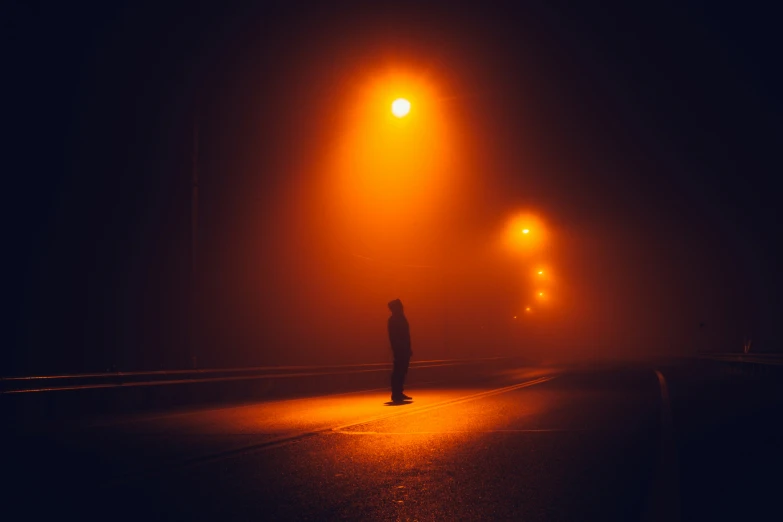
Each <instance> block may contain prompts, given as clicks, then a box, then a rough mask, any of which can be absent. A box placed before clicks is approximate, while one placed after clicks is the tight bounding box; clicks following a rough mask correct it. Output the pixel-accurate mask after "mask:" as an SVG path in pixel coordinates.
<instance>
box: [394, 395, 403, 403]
mask: <svg viewBox="0 0 783 522" xmlns="http://www.w3.org/2000/svg"><path fill="white" fill-rule="evenodd" d="M404 397H405V396H404V395H400V396H397V395H392V398H391V399H392V400H391V401H392V402H404V401H405V399H404Z"/></svg>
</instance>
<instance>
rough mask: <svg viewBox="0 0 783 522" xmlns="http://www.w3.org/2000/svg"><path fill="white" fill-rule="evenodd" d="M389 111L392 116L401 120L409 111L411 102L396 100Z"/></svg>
mask: <svg viewBox="0 0 783 522" xmlns="http://www.w3.org/2000/svg"><path fill="white" fill-rule="evenodd" d="M391 110H392V114H394V115H395V116H397V117H398V118H402V117H403V116H405V115H407V114H408V113H409V112H410V111H411V102H409V101H408V100H406V99H405V98H397V99H396V100H394V101H393V102H392V106H391Z"/></svg>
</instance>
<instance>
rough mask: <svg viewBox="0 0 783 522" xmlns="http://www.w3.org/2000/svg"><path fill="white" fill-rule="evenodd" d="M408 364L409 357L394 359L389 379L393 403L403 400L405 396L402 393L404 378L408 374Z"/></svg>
mask: <svg viewBox="0 0 783 522" xmlns="http://www.w3.org/2000/svg"><path fill="white" fill-rule="evenodd" d="M410 362H411V359H410V357H395V358H394V370H393V371H392V377H391V385H392V400H393V401H394V400H401V399H403V398H405V395H404V394H403V393H402V391H403V388H404V386H405V376H406V375H407V374H408V365H409V364H410Z"/></svg>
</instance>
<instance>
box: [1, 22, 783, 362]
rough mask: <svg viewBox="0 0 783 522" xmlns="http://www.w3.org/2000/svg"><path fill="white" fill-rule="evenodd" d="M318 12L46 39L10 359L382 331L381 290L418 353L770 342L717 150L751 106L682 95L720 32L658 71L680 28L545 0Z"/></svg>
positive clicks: (752, 118) (372, 344)
mask: <svg viewBox="0 0 783 522" xmlns="http://www.w3.org/2000/svg"><path fill="white" fill-rule="evenodd" d="M136 14H137V17H136V18H135V19H137V20H145V19H146V18H145V17H146V14H148V13H146V11H144V10H143V9H141V8H139V11H138V13H136ZM320 14H321V15H323V16H316V15H312V16H298V15H297V14H296V13H295V12H294V10H281V11H279V12H277V11H274V12H271V11H270V12H266V11H263V10H252V9H250V10H248V11H247V12H245V11H240V12H230V9H228V8H227V11H226V12H225V13H222V14H221V16H220V17H218V18H217V20H219V23H218V22H215V21H212V20H211V17H210V16H209V15H207V14H203V15H201V16H195V15H194V16H193V17H192V18H189V19H188V20H187V23H183V24H182V25H181V27H182V28H181V29H180V31H181V34H180V35H179V36H180V38H179V40H177V42H178V43H177V44H171V45H169V44H166V45H164V43H165V42H169V38H168V37H167V36H165V35H166V34H167V33H166V30H164V29H165V27H167V25H166V23H165V21H162V19H161V20H159V21H158V22H157V23H156V24H151V23H150V24H151V25H150V27H151V28H154V27H157V28H158V29H157V30H155V31H152V32H151V33H150V34H151V35H152V36H151V37H150V38H151V40H150V43H149V44H148V46H149V47H145V48H144V50H139V49H137V48H135V47H134V42H136V39H135V37H134V36H133V33H132V32H131V31H129V30H128V27H130V25H132V24H130V22H128V24H129V25H128V26H127V27H125V26H123V27H125V29H126V30H125V31H120V32H119V33H118V34H119V36H117V37H116V38H114V39H107V37H106V36H105V34H104V33H100V34H99V35H98V36H96V38H99V39H100V38H104V39H105V40H101V41H106V42H112V43H111V44H110V45H109V44H107V45H109V46H108V47H107V49H110V50H111V49H114V51H118V50H121V51H122V53H120V54H119V56H122V57H125V58H133V59H132V60H130V62H128V61H127V60H126V61H125V62H123V61H122V60H120V61H118V62H117V63H113V62H114V60H115V59H114V58H110V57H111V56H112V55H111V52H110V51H105V53H104V54H103V55H98V56H97V57H96V56H93V57H91V58H90V59H86V58H84V56H83V54H79V53H80V52H81V53H83V50H82V48H80V47H78V46H76V45H75V44H74V47H73V49H71V53H72V54H71V55H69V56H70V58H71V59H72V60H73V62H74V63H77V62H78V63H80V64H81V65H80V68H78V72H73V73H72V75H73V77H78V78H80V79H81V80H80V82H81V83H78V85H77V87H74V88H73V90H72V91H69V93H66V94H63V95H62V97H63V98H65V99H67V100H68V103H70V104H72V105H74V106H79V107H81V108H82V109H81V110H80V111H75V112H74V113H71V112H68V115H69V117H68V118H67V119H66V121H68V133H67V134H68V136H69V138H68V141H67V143H66V144H65V145H63V148H64V149H67V153H64V154H63V155H61V156H57V157H56V158H54V159H51V163H48V164H44V163H41V162H42V161H43V160H35V161H33V162H32V163H31V162H30V161H28V162H27V163H26V164H25V165H26V166H25V167H24V168H23V169H22V170H23V171H27V172H34V171H35V169H38V170H50V171H53V172H57V176H58V177H57V180H59V181H57V182H56V183H53V184H52V186H51V187H50V188H49V189H48V190H50V192H49V193H48V194H49V195H48V196H47V198H44V199H41V198H40V197H39V194H38V192H37V191H38V190H40V189H39V188H37V187H36V186H35V185H34V184H33V183H32V182H30V183H29V184H27V185H24V186H20V187H21V188H20V190H19V191H18V193H19V194H22V197H21V199H20V203H19V206H20V208H22V207H23V206H25V205H26V203H25V202H27V203H29V202H32V201H37V203H36V205H37V206H33V209H32V210H24V212H28V213H29V215H30V216H34V219H35V220H36V221H35V223H37V225H35V227H33V226H32V225H31V227H32V228H31V229H30V231H29V232H28V233H20V234H19V237H20V238H22V239H20V240H19V241H20V243H19V244H20V245H21V244H22V243H23V242H25V241H26V242H27V243H24V244H29V245H33V246H31V247H29V248H27V250H26V251H27V252H29V255H27V257H25V258H24V260H21V261H20V267H21V266H22V265H24V266H23V267H22V268H20V273H23V274H24V276H23V277H22V278H20V284H19V295H20V296H23V297H20V301H21V302H23V303H24V304H23V305H21V307H20V309H19V311H18V319H19V320H18V321H17V323H16V324H17V327H16V329H15V332H16V335H15V339H16V341H15V342H16V344H17V349H16V350H14V351H13V353H14V354H13V355H10V356H9V357H8V358H7V362H8V364H7V366H8V367H9V371H10V372H11V373H14V372H17V373H19V372H21V373H24V372H27V373H30V372H36V371H50V370H55V369H63V370H69V371H80V370H88V369H103V368H105V367H120V368H122V369H152V368H159V367H170V368H178V367H183V366H189V365H191V364H193V359H192V356H193V355H196V356H197V364H198V365H199V366H202V367H225V366H243V365H251V366H258V365H267V364H326V363H334V364H339V363H352V362H357V363H358V362H376V361H384V360H388V359H389V358H390V357H391V354H390V351H389V346H388V339H387V333H386V331H385V324H386V317H387V316H388V309H387V308H386V303H387V302H389V301H391V300H392V299H395V298H400V299H401V300H402V302H403V303H404V305H405V309H406V314H407V316H408V318H409V321H410V324H411V332H412V338H413V350H414V354H415V357H416V358H417V359H420V360H429V359H443V358H463V357H491V356H508V355H514V356H521V357H527V358H529V359H530V360H531V361H533V362H549V361H558V362H568V361H577V360H583V359H594V358H604V357H613V358H629V357H633V358H636V357H644V356H653V355H664V354H679V355H683V354H689V353H695V352H696V351H697V350H699V349H702V350H714V351H720V350H731V349H734V348H736V347H739V346H740V343H741V340H742V338H743V337H744V336H747V335H754V336H756V338H757V339H758V343H759V345H761V346H767V347H768V348H769V349H773V347H775V346H777V345H778V344H779V340H780V321H779V317H780V315H781V314H780V313H779V312H780V300H779V293H778V292H777V289H778V288H779V283H780V279H779V276H778V275H776V274H777V272H776V270H775V267H776V266H777V265H776V259H778V258H777V257H776V256H777V255H778V253H779V249H778V245H777V243H775V242H773V240H772V239H771V238H772V237H773V236H774V234H773V233H772V232H771V230H772V229H771V228H770V227H771V226H772V225H771V224H772V223H774V216H773V215H772V214H770V213H769V212H768V211H767V210H766V209H768V208H769V205H767V203H768V202H770V201H773V200H774V197H773V196H771V195H769V194H768V195H766V196H765V195H764V187H765V186H767V185H766V183H767V181H768V180H769V179H770V178H769V177H768V175H769V174H768V172H769V166H768V165H767V167H766V168H765V170H764V171H763V172H762V171H758V172H756V174H755V176H756V177H752V178H747V177H743V175H741V173H739V171H738V170H737V169H735V168H733V167H732V165H735V164H736V163H737V162H738V161H739V160H737V159H736V158H744V157H755V158H761V157H769V155H770V152H769V151H770V150H771V149H770V148H769V147H768V145H767V141H765V140H767V139H768V135H767V134H765V129H766V128H767V127H766V125H768V120H767V117H766V116H763V111H762V110H761V108H760V107H757V106H749V107H747V110H746V112H745V113H743V114H732V115H728V116H727V120H726V121H721V122H719V123H715V122H711V123H712V124H711V125H707V124H705V122H709V121H710V120H709V119H708V118H707V116H709V115H711V114H713V111H714V109H715V107H717V106H718V105H719V101H716V99H719V98H720V94H717V93H716V94H715V97H716V99H712V98H709V97H705V96H702V95H701V94H699V95H698V96H697V95H696V94H694V93H697V92H699V93H700V92H702V91H700V88H701V87H703V86H704V85H708V84H709V85H711V86H713V88H716V89H717V87H714V84H713V83H712V79H713V78H714V77H715V75H714V74H713V73H712V72H711V71H712V69H711V68H710V64H713V63H714V64H718V65H720V64H722V63H729V62H730V60H731V58H730V56H729V55H726V54H725V53H723V52H721V51H714V53H713V54H711V55H709V56H711V58H710V59H709V60H707V59H705V60H704V61H702V62H700V63H701V64H702V65H701V67H702V69H700V70H699V71H697V72H698V73H699V74H702V76H698V75H697V74H696V73H694V75H692V76H687V78H689V81H690V82H691V83H690V84H689V83H688V82H684V83H683V85H681V86H679V91H677V93H676V94H673V95H670V96H668V97H660V98H658V99H657V100H656V99H655V95H656V94H657V93H660V92H661V88H662V87H663V86H665V85H667V81H666V74H667V71H668V72H671V71H673V70H679V69H680V68H687V67H688V65H687V64H686V63H685V62H680V61H676V60H675V59H674V58H673V56H675V55H678V53H685V54H686V55H687V54H688V53H689V52H690V53H696V52H697V51H698V50H699V49H700V48H699V49H696V48H685V49H684V50H683V48H677V49H675V48H672V49H669V48H668V47H667V48H659V49H657V51H656V52H657V53H658V54H657V55H655V57H654V58H651V59H649V60H646V61H645V60H636V61H632V62H630V63H632V65H629V62H628V61H626V60H625V59H624V58H623V57H622V56H619V55H618V54H617V53H618V52H619V51H617V49H621V48H624V47H623V46H622V45H619V44H618V45H616V46H613V45H607V44H606V42H604V41H602V40H601V39H600V38H599V37H598V36H596V34H594V33H593V32H590V31H589V30H588V29H587V28H585V27H583V26H581V25H580V24H579V23H578V22H576V21H573V20H572V19H571V18H570V17H566V16H565V15H564V14H563V13H562V12H559V11H557V10H554V9H549V8H545V7H537V8H531V9H530V12H529V13H528V16H526V17H517V18H514V19H507V17H506V16H505V15H504V14H503V13H502V12H491V11H489V10H488V11H486V12H482V13H480V14H478V13H477V14H476V15H475V16H473V15H471V14H470V13H467V12H465V13H459V12H455V11H451V10H436V9H432V10H426V9H421V10H419V11H416V16H402V15H401V14H399V13H397V14H395V12H393V11H391V10H388V11H387V10H379V11H373V13H372V14H370V13H368V12H362V11H357V12H350V13H349V12H346V13H343V14H342V15H340V16H337V15H336V14H335V15H331V16H329V15H328V14H327V13H320ZM167 16H169V18H171V19H172V20H173V19H175V18H176V16H177V15H176V14H175V13H169V15H167ZM662 16H663V15H662ZM576 18H577V19H578V17H576ZM664 18H665V16H664ZM568 20H570V21H568ZM114 23H118V22H116V21H115V22H114ZM650 23H651V24H652V22H650ZM107 24H108V22H107ZM652 25H654V24H652ZM652 25H650V26H644V27H643V28H642V29H640V33H639V34H638V35H637V37H638V38H640V39H641V41H642V42H643V43H644V46H653V47H655V42H656V41H657V40H656V37H655V31H653V27H652ZM153 26H154V27H153ZM107 27H110V24H109V25H107ZM599 29H600V27H599V28H598V29H594V31H599ZM672 30H673V31H674V32H673V34H674V36H673V38H675V39H676V38H677V35H678V34H680V33H678V32H677V31H678V29H677V27H674V28H673V29H672ZM705 30H708V29H705ZM96 34H97V33H96ZM112 46H113V47H112ZM156 46H159V47H156ZM696 47H698V46H696ZM159 48H165V49H167V51H166V52H164V53H162V54H160V55H159V56H158V55H157V54H156V52H157V49H159ZM645 48H646V47H645ZM155 56H157V58H155V59H153V57H155ZM686 58H687V57H686ZM686 58H683V60H685V61H687V59H686ZM156 59H157V60H159V62H156V61H155V60H156ZM710 60H712V61H710ZM128 63H132V64H134V65H133V66H129V65H128ZM153 64H156V65H153ZM716 67H717V66H716ZM76 69H77V68H74V70H76ZM107 71H109V72H107ZM705 71H706V72H705ZM715 74H717V73H715ZM743 88H744V87H743V85H742V83H741V82H732V81H728V80H727V81H725V82H724V85H723V86H722V87H721V89H722V91H721V92H722V93H723V94H724V95H731V96H737V95H740V94H741V93H742V92H745V91H743ZM675 90H676V89H675ZM90 93H93V94H94V93H102V94H101V96H91V94H90ZM738 93H740V94H738ZM121 95H124V96H125V98H124V99H132V100H135V102H134V103H133V104H131V105H130V106H128V107H126V108H123V109H120V110H118V111H117V110H115V111H111V110H110V109H113V108H114V107H115V104H116V100H117V99H123V96H121ZM397 97H405V98H407V99H410V101H411V113H410V115H409V116H408V117H406V118H395V117H394V116H393V115H392V114H391V112H390V110H389V109H390V104H391V102H392V101H393V100H394V99H395V98H397ZM686 106H687V107H688V109H689V110H687V111H685V110H683V107H686ZM134 107H135V108H134ZM41 110H42V111H43V110H44V109H41ZM731 118H733V119H731ZM20 119H21V116H20ZM194 126H196V127H197V128H198V156H197V168H198V171H199V197H200V202H199V224H198V226H199V229H198V246H197V248H198V258H199V266H198V271H197V273H196V274H195V275H194V274H191V273H190V257H191V244H190V238H189V222H188V220H189V216H190V201H189V200H190V184H189V179H190V175H191V170H192V167H193V165H192V157H193V138H192V136H193V127H194ZM706 126H710V130H709V131H707V130H705V128H706ZM740 129H751V130H752V131H753V133H754V135H755V136H757V137H758V136H760V137H758V139H752V140H751V139H749V140H747V141H743V140H742V139H741V137H740V134H742V131H741V130H740ZM688 133H690V135H696V136H698V138H697V139H695V140H691V142H690V143H689V147H688V148H687V150H686V148H684V147H683V140H684V139H685V138H684V136H686V135H688ZM41 139H42V140H43V138H41ZM769 140H770V142H771V138H769ZM726 143H729V144H731V145H729V146H723V144H726ZM68 147H69V148H68ZM704 151H707V152H706V153H704ZM729 159H731V160H732V161H728V160H729ZM36 161H37V162H38V163H36ZM758 161H761V160H758ZM749 180H750V181H749ZM20 183H21V182H20ZM123 184H127V187H129V188H126V189H120V188H117V187H120V186H123ZM733 193H737V194H738V196H737V197H736V198H731V197H730V196H731V194H733ZM748 195H753V197H748ZM753 198H756V199H753ZM767 198H769V199H767ZM727 199H729V200H730V201H729V202H728V203H727V201H726V200H727ZM29 206H30V205H27V207H29ZM36 209H38V210H36ZM20 212H22V211H21V210H20ZM107 216H109V217H107ZM31 219H33V218H31ZM520 220H521V221H520ZM526 223H532V224H529V225H528V224H526ZM528 226H529V227H530V228H529V233H527V234H526V237H522V236H519V237H517V236H515V235H514V234H518V233H520V232H521V230H522V228H523V227H528ZM36 227H37V228H36ZM74 231H77V232H74ZM509 234H511V236H509ZM512 236H513V237H512ZM31 238H35V239H31ZM20 248H21V247H20ZM539 271H541V272H543V273H542V274H539V273H538V272H539ZM193 303H196V304H195V307H194V308H193V309H191V306H192V304H193ZM56 338H67V339H68V341H67V343H65V345H66V346H64V347H63V348H62V350H54V349H52V348H48V346H50V345H51V344H52V340H53V339H56ZM194 339H195V341H194Z"/></svg>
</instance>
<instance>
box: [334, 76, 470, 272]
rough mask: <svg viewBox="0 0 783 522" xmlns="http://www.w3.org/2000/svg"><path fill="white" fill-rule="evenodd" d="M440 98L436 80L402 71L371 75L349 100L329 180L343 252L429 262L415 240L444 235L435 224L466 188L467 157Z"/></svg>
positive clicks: (338, 133)
mask: <svg viewBox="0 0 783 522" xmlns="http://www.w3.org/2000/svg"><path fill="white" fill-rule="evenodd" d="M403 93H404V94H405V98H401V97H400V95H401V94H403ZM441 97H442V96H441V94H440V93H439V92H438V89H437V87H436V84H435V83H434V82H433V81H432V80H431V79H429V78H427V77H426V76H418V75H415V74H411V72H410V71H399V70H387V71H382V72H381V73H380V74H377V75H374V76H373V75H370V76H368V77H367V78H366V81H364V82H362V84H360V85H357V89H356V90H355V91H354V92H351V93H347V96H346V98H347V99H351V100H354V101H353V102H352V103H351V104H350V106H349V107H347V108H346V110H345V111H344V113H343V114H341V118H340V119H341V120H342V121H340V122H339V124H338V126H337V127H336V129H335V131H334V134H333V135H334V136H335V140H334V142H333V146H332V147H331V151H330V156H331V158H330V167H329V169H328V172H327V173H326V175H325V176H324V181H325V183H326V186H327V187H328V188H327V190H328V191H329V192H330V197H329V198H328V205H329V208H328V211H329V213H330V214H331V215H332V216H334V218H335V220H336V221H335V222H334V223H333V227H334V228H333V230H334V232H335V235H334V236H333V238H334V239H335V240H337V241H339V243H340V244H341V245H345V246H344V247H341V248H342V249H345V250H346V251H349V252H350V251H351V249H355V250H356V253H358V254H361V255H366V256H368V257H372V258H381V259H382V258H388V257H389V256H398V257H402V256H406V257H409V258H411V259H416V258H417V256H418V258H419V259H420V258H421V257H423V256H422V255H421V254H420V253H418V252H415V251H413V248H414V242H413V241H412V237H414V238H416V239H419V238H420V239H421V240H422V241H423V240H425V238H426V239H428V240H429V237H432V236H436V235H437V232H435V228H434V226H435V223H434V218H435V217H437V216H438V215H440V214H441V213H442V212H443V210H444V208H445V207H446V206H447V205H448V204H450V202H451V201H453V197H454V194H456V193H458V191H459V189H460V186H461V185H460V174H459V173H460V172H461V170H460V169H461V165H460V162H461V160H462V158H463V154H462V153H461V150H460V148H459V142H458V141H459V140H458V139H456V138H455V135H454V133H455V129H456V126H455V125H454V124H453V123H452V121H451V120H450V119H449V118H448V115H449V113H448V112H446V109H447V107H446V106H444V105H443V104H442V103H440V102H439V99H440V98H441ZM403 102H404V103H403ZM389 107H391V109H392V110H391V111H390V110H389ZM411 107H416V110H415V111H411V110H410V108H411ZM406 109H407V111H408V112H406ZM403 116H404V117H403ZM412 230H416V231H417V232H416V233H415V234H412V233H411V231H412ZM427 236H429V237H427ZM419 251H420V249H419ZM425 264H427V263H425Z"/></svg>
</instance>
